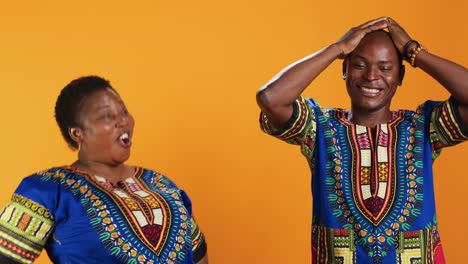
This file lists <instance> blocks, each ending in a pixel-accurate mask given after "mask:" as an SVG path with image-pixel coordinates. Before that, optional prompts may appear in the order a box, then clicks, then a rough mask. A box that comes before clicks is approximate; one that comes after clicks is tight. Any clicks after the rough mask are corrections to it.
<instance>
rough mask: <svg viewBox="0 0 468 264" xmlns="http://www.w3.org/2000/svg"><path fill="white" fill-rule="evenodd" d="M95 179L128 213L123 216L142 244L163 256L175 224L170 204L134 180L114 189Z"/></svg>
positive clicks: (106, 183) (101, 179)
mask: <svg viewBox="0 0 468 264" xmlns="http://www.w3.org/2000/svg"><path fill="white" fill-rule="evenodd" d="M94 178H95V179H96V180H97V181H98V182H99V183H100V184H101V185H102V186H107V188H106V191H107V193H108V194H109V195H110V196H112V197H113V198H114V199H115V201H116V204H118V205H120V210H122V211H123V212H125V213H124V216H125V217H126V218H127V221H128V222H129V223H130V224H131V226H132V229H133V231H134V232H135V233H136V234H138V236H139V238H140V240H141V241H142V242H144V243H146V244H147V246H148V247H149V248H153V249H154V251H155V252H156V254H157V255H160V254H161V250H162V249H163V248H164V245H165V244H166V242H167V238H168V233H169V231H170V227H171V226H170V225H171V222H172V221H171V217H172V216H171V211H170V209H169V205H168V204H167V202H166V201H165V200H164V199H162V197H160V196H159V195H158V194H157V193H155V192H151V191H149V190H148V188H147V187H146V186H144V185H143V184H142V182H141V181H135V179H134V178H127V179H125V181H123V182H121V183H119V184H118V185H117V186H112V185H111V184H110V183H109V182H108V181H107V180H106V179H105V178H103V177H99V176H94Z"/></svg>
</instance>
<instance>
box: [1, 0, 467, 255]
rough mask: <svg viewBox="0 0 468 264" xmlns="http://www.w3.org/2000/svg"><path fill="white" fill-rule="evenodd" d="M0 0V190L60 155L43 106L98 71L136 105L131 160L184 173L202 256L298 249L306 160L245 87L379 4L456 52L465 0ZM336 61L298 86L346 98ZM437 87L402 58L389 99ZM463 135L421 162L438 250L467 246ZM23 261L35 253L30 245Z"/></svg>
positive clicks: (426, 38) (413, 99)
mask: <svg viewBox="0 0 468 264" xmlns="http://www.w3.org/2000/svg"><path fill="white" fill-rule="evenodd" d="M129 3H130V2H129V1H121V2H119V1H115V0H114V1H87V0H86V1H74V2H73V3H72V2H70V1H28V2H26V1H17V2H14V1H4V2H3V3H2V5H1V7H0V29H1V30H0V32H1V37H0V39H1V43H0V87H1V88H0V89H1V96H0V113H1V115H2V119H1V120H2V129H0V138H1V139H2V144H1V145H2V148H1V149H2V150H1V154H0V155H1V156H0V160H1V168H2V171H3V172H2V184H1V194H0V204H1V205H4V204H6V203H7V202H8V200H9V198H10V195H11V193H12V192H13V191H14V189H15V188H16V186H17V185H18V183H19V181H20V180H21V178H22V177H24V176H26V175H29V174H31V173H33V172H35V171H38V170H40V169H44V168H48V167H51V166H56V165H64V164H70V163H71V162H73V161H74V159H75V157H76V153H75V152H72V151H70V150H69V149H68V148H67V146H66V144H65V142H64V141H63V139H62V138H61V135H60V133H59V130H58V128H57V126H56V124H55V121H54V119H53V107H54V104H55V100H56V97H57V95H58V93H59V91H60V90H61V88H62V87H63V86H65V85H66V84H67V83H68V82H69V81H71V80H72V79H74V78H76V77H79V76H83V75H88V74H97V75H101V76H103V77H105V78H108V79H110V80H111V82H112V84H113V86H114V87H115V88H116V89H117V90H118V91H119V92H120V94H121V96H122V97H123V98H124V100H125V101H126V103H127V106H128V107H129V109H130V111H131V112H132V113H133V115H134V117H135V119H136V130H135V138H134V143H135V144H134V147H133V150H132V151H133V153H132V157H131V159H130V161H129V163H131V164H138V165H141V166H144V167H148V168H152V169H155V170H158V171H160V172H162V173H164V174H166V175H167V176H169V177H170V178H171V179H173V180H174V181H175V182H176V183H177V184H178V185H179V186H181V187H182V188H184V189H186V190H187V191H188V193H189V194H190V196H191V198H192V200H193V202H194V206H195V207H194V210H195V213H196V216H197V219H198V222H199V223H200V226H201V227H202V229H203V231H204V233H205V234H206V237H207V239H208V243H209V256H210V262H211V263H222V264H230V263H310V246H309V245H310V238H309V233H310V222H311V194H310V173H309V169H308V166H307V163H306V161H305V159H304V158H303V157H302V156H301V154H300V152H299V148H298V147H294V146H290V145H287V144H285V143H283V142H280V141H279V140H276V139H274V138H272V137H269V136H267V135H264V134H262V133H261V132H260V130H259V126H258V123H257V119H258V111H259V110H258V107H257V105H256V103H255V92H256V90H257V89H258V88H259V87H260V86H262V85H263V84H264V83H265V82H267V81H268V80H269V79H270V78H271V77H272V76H273V75H275V74H276V73H277V72H278V71H279V70H281V69H282V68H283V67H285V66H286V65H288V64H289V63H292V62H293V61H295V60H297V59H299V58H302V57H304V56H306V55H308V54H310V53H312V52H315V51H317V50H319V49H321V48H322V47H324V46H326V45H328V44H330V43H331V42H333V41H335V40H337V39H338V38H339V37H341V36H342V35H343V34H344V33H345V32H346V31H347V30H348V29H349V28H351V27H353V26H357V25H358V24H361V23H363V22H365V21H367V20H370V19H372V18H376V17H380V16H384V15H386V16H391V17H393V18H394V19H395V20H396V21H397V22H399V23H400V24H401V25H402V26H404V28H405V29H406V30H407V31H408V32H409V34H410V35H411V36H412V37H413V38H415V39H417V40H418V41H420V42H421V43H422V44H424V45H425V46H427V47H428V48H429V50H430V51H432V52H433V53H435V54H438V55H442V56H443V57H446V58H450V59H453V60H454V61H456V62H458V63H460V64H462V65H465V66H466V65H468V52H467V51H466V47H467V45H468V35H467V34H466V28H467V26H468V22H467V20H466V10H468V4H467V2H466V1H462V0H459V1H443V3H442V2H441V1H436V0H430V1H427V0H426V1H421V0H415V1H410V2H408V1H403V0H397V1H390V2H389V1H374V0H367V1H310V0H307V1H306V0H290V1H284V0H281V1H278V0H257V1H253V0H236V1H219V0H216V1H215V0H199V1H149V0H148V1H132V2H131V4H129ZM340 64H341V62H339V61H337V62H335V63H334V64H333V65H332V66H331V67H330V68H329V69H327V70H326V71H325V72H324V73H323V74H322V75H321V76H320V77H319V78H318V79H317V80H316V81H315V83H314V87H311V88H309V89H308V90H307V91H306V93H305V96H306V97H314V98H316V99H317V100H318V101H319V102H320V103H321V105H323V106H326V107H333V106H338V107H344V108H347V107H348V105H349V101H348V98H347V94H346V92H345V89H344V83H343V81H342V80H341V70H340ZM447 96H448V93H447V92H446V91H445V90H444V89H443V88H442V87H440V85H439V84H437V83H436V82H435V81H434V80H432V79H431V78H430V77H428V76H427V75H425V74H424V73H422V72H421V71H420V70H418V69H413V68H411V67H408V72H407V76H406V79H405V81H404V84H403V86H402V87H400V88H399V92H398V93H397V95H396V97H395V99H394V103H393V107H394V108H408V109H415V108H416V106H417V105H418V104H419V103H421V102H423V101H424V100H426V99H429V98H430V99H435V100H444V99H446V98H447ZM467 153H468V144H464V145H461V146H457V147H454V148H451V149H447V150H445V151H444V153H443V154H442V156H441V157H440V158H439V159H438V160H437V161H436V163H435V174H436V179H435V184H436V196H437V204H438V216H439V223H440V230H441V234H442V240H443V244H444V248H445V251H446V252H445V253H446V256H447V260H448V262H449V263H460V262H459V261H461V260H462V259H465V258H466V257H465V258H463V256H465V255H466V252H465V251H466V249H465V248H464V247H463V245H464V244H465V243H466V241H465V240H466V237H468V229H466V228H464V225H465V224H466V219H467V218H468V210H467V209H468V206H467V205H466V202H465V201H466V194H467V191H466V186H468V177H467V173H466V170H467V169H468V165H467V164H466V154H467ZM37 263H49V261H48V260H47V258H46V256H45V254H43V255H42V256H41V257H40V260H39V261H38V262H37Z"/></svg>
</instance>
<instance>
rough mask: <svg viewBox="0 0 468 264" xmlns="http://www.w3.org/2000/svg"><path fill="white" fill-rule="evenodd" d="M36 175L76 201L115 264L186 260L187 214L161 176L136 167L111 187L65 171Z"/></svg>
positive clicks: (101, 180) (180, 199)
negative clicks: (55, 185)
mask: <svg viewBox="0 0 468 264" xmlns="http://www.w3.org/2000/svg"><path fill="white" fill-rule="evenodd" d="M40 174H42V178H41V179H42V180H45V181H54V182H57V183H59V184H61V185H63V186H64V187H65V188H66V189H68V190H69V191H71V192H72V193H73V195H74V196H75V198H76V199H77V200H80V202H81V204H82V206H83V208H84V210H85V212H86V213H87V217H88V218H89V222H90V224H91V225H92V226H93V227H94V229H95V230H96V232H97V233H98V235H99V239H100V240H101V242H102V244H103V245H104V247H106V248H108V249H109V251H110V254H111V255H114V256H116V257H117V258H118V259H119V260H120V261H122V262H125V263H146V264H154V263H181V262H183V261H185V259H186V257H187V256H188V255H190V254H188V251H191V244H192V241H191V231H190V230H191V224H190V216H189V212H187V209H186V208H185V206H184V202H183V197H182V195H181V193H180V190H179V189H177V188H176V187H174V186H172V185H171V183H170V182H169V181H168V180H167V178H165V177H164V176H162V175H160V174H158V173H155V172H153V171H149V170H145V169H141V168H137V171H136V173H135V175H134V177H132V178H128V179H126V180H125V181H123V182H120V183H119V184H117V185H116V186H113V185H111V184H110V183H109V182H108V181H106V180H105V179H104V178H102V177H99V176H91V175H88V174H85V173H83V172H81V171H77V170H76V169H73V168H71V167H65V168H55V169H51V170H48V171H45V172H41V173H40ZM184 263H185V262H184Z"/></svg>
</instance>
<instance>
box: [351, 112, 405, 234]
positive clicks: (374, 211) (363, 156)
mask: <svg viewBox="0 0 468 264" xmlns="http://www.w3.org/2000/svg"><path fill="white" fill-rule="evenodd" d="M400 119H401V117H399V116H396V117H393V118H392V121H391V122H389V123H388V124H379V125H377V126H376V128H375V129H376V133H375V134H376V137H375V138H373V133H372V130H371V128H368V127H364V126H360V125H354V124H350V123H348V122H344V123H345V124H346V126H347V129H348V131H347V134H348V136H349V138H350V141H351V150H352V157H353V159H355V160H356V166H355V168H354V173H352V174H351V176H352V183H353V184H354V187H353V191H354V197H353V198H354V199H355V203H356V205H357V208H358V209H359V211H360V212H361V213H362V214H363V216H364V217H366V219H367V220H368V221H369V222H371V223H373V224H374V225H375V226H378V225H379V224H380V223H381V222H382V221H383V220H384V219H385V218H386V216H387V215H388V213H389V212H390V211H391V210H392V208H393V203H394V202H395V199H396V193H395V192H396V190H397V177H396V176H395V170H394V169H393V168H392V165H391V164H392V163H391V162H388V161H389V160H392V157H393V149H394V148H395V146H394V145H395V142H396V139H395V136H394V134H395V133H394V131H393V130H394V128H393V127H394V126H395V124H397V123H398V121H399V120H400Z"/></svg>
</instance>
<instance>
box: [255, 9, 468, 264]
mask: <svg viewBox="0 0 468 264" xmlns="http://www.w3.org/2000/svg"><path fill="white" fill-rule="evenodd" d="M383 29H387V30H388V32H387V31H384V30H383ZM402 58H403V59H405V60H407V61H408V62H409V63H410V65H411V66H413V67H418V68H420V69H422V70H423V71H424V72H426V73H428V74H429V75H430V76H432V77H433V78H434V79H436V80H437V81H438V82H439V83H441V84H442V85H443V86H444V87H445V88H446V89H447V90H448V91H449V92H450V93H451V98H450V99H449V100H447V101H445V102H433V101H427V102H426V103H425V104H423V105H421V106H420V107H419V108H418V109H417V110H416V111H403V110H397V111H391V110H390V104H391V100H392V98H393V96H394V94H395V92H396V89H397V87H398V86H399V85H401V83H402V80H403V76H404V73H405V67H404V66H403V65H402ZM336 59H344V61H343V79H344V80H346V88H347V91H348V94H349V96H350V99H351V109H350V110H342V109H327V108H321V107H320V106H319V105H318V103H317V102H316V101H315V100H313V99H307V100H305V99H303V98H302V97H301V96H300V95H301V94H302V92H303V91H304V90H305V88H306V87H307V86H308V85H309V84H310V83H311V82H312V81H313V80H314V79H315V78H316V77H317V76H318V75H319V74H320V73H321V72H322V71H323V70H325V68H326V67H328V66H329V65H330V64H331V63H332V62H333V61H335V60H336ZM257 102H258V104H259V106H260V108H261V110H262V114H261V119H260V121H261V125H262V129H263V130H264V131H265V132H267V133H269V134H272V135H274V136H276V137H278V138H280V139H282V140H285V141H286V142H288V143H292V144H298V145H300V146H301V150H302V152H303V154H304V155H305V156H306V158H307V159H308V161H309V164H310V166H311V169H312V182H313V189H312V192H313V197H314V200H313V205H314V206H313V207H314V211H313V215H314V217H313V221H312V257H313V261H312V262H313V263H320V264H323V263H413V262H412V261H422V263H445V260H444V256H443V251H442V247H441V244H440V240H439V234H438V231H437V222H436V217H435V205H434V191H433V183H432V161H433V160H434V159H435V158H436V157H437V156H438V155H439V153H440V151H441V149H442V148H443V147H446V146H451V145H455V144H457V143H460V142H462V141H464V140H466V139H468V127H467V126H466V125H465V124H467V123H468V70H467V69H465V68H464V67H462V66H460V65H457V64H455V63H453V62H450V61H448V60H445V59H443V58H440V57H437V56H435V55H433V54H431V53H429V52H428V51H427V50H426V49H425V48H424V47H422V46H421V45H420V44H419V43H418V42H417V41H414V40H411V38H410V37H409V36H408V34H407V33H406V32H405V31H404V30H403V29H402V28H401V27H400V26H399V25H398V24H397V23H396V22H395V21H394V20H392V19H391V18H386V17H383V18H378V19H375V20H371V21H369V22H367V23H364V24H362V25H360V26H358V27H356V28H353V29H351V30H350V31H349V32H348V33H346V34H345V35H344V36H343V37H342V38H341V39H340V40H338V41H337V42H335V43H333V44H331V45H329V46H328V47H326V48H324V49H323V50H321V51H319V52H317V53H315V54H313V55H311V56H308V57H306V58H304V59H302V60H300V61H298V62H297V63H294V64H293V65H291V66H289V67H287V68H286V69H285V70H283V71H282V72H280V73H279V74H278V75H277V76H276V77H275V78H273V80H272V81H270V82H269V83H267V84H266V85H265V86H264V87H263V88H261V89H260V90H259V91H258V93H257Z"/></svg>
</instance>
